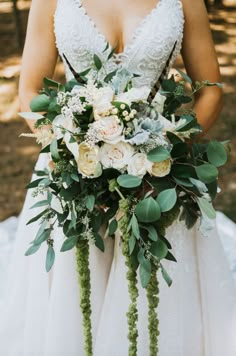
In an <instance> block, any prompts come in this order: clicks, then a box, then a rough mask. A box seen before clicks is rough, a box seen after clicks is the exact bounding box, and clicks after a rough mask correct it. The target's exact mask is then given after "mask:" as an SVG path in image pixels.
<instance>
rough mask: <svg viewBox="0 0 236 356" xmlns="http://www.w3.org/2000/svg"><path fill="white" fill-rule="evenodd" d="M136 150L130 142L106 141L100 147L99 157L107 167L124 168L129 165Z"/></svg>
mask: <svg viewBox="0 0 236 356" xmlns="http://www.w3.org/2000/svg"><path fill="white" fill-rule="evenodd" d="M134 152H135V151H134V148H133V147H132V146H131V145H129V144H128V143H124V142H119V143H118V144H116V145H110V144H109V143H105V144H104V145H103V146H102V147H101V148H100V152H99V157H100V161H101V163H102V165H103V166H104V167H105V168H111V167H112V168H115V169H122V168H124V167H125V166H127V164H128V163H129V161H130V159H131V157H132V156H133V154H134Z"/></svg>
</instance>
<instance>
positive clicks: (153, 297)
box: [147, 264, 160, 356]
mask: <svg viewBox="0 0 236 356" xmlns="http://www.w3.org/2000/svg"><path fill="white" fill-rule="evenodd" d="M157 269H158V268H157V266H155V265H154V264H153V265H152V274H151V279H150V281H149V283H148V286H147V300H148V330H149V342H150V343H149V351H150V354H149V355H150V356H157V355H158V336H159V335H160V332H159V320H158V313H157V307H158V305H159V283H158V277H157Z"/></svg>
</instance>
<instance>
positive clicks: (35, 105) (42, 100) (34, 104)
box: [30, 94, 50, 112]
mask: <svg viewBox="0 0 236 356" xmlns="http://www.w3.org/2000/svg"><path fill="white" fill-rule="evenodd" d="M49 105H50V97H49V96H48V95H46V94H40V95H37V96H35V97H34V98H33V99H32V100H31V103H30V109H31V110H32V111H33V112H41V111H42V112H43V111H47V110H48V107H49Z"/></svg>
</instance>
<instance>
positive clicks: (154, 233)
mask: <svg viewBox="0 0 236 356" xmlns="http://www.w3.org/2000/svg"><path fill="white" fill-rule="evenodd" d="M141 227H142V229H144V230H147V231H148V237H149V239H150V240H151V241H157V240H158V234H157V230H156V228H155V227H154V226H153V225H149V226H146V225H142V226H141Z"/></svg>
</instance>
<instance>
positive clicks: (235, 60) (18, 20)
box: [0, 0, 236, 222]
mask: <svg viewBox="0 0 236 356" xmlns="http://www.w3.org/2000/svg"><path fill="white" fill-rule="evenodd" d="M30 3H31V2H30V1H29V0H24V1H23V0H18V1H17V0H9V1H2V0H1V1H0V221H2V220H5V219H7V218H8V217H10V216H13V215H15V216H17V215H18V214H19V213H20V211H21V208H22V205H23V202H24V197H25V193H26V191H25V185H26V184H27V183H28V182H29V179H30V176H31V172H32V169H33V166H34V164H35V162H36V159H37V156H38V153H39V147H38V146H37V145H36V144H35V142H34V140H31V139H29V138H19V135H20V134H21V133H22V132H28V131H29V130H28V128H27V126H26V124H25V123H24V122H23V120H22V119H20V118H19V117H18V115H17V113H18V111H19V105H18V98H17V87H18V80H19V73H20V64H21V54H22V48H23V44H24V38H25V32H26V26H27V18H28V13H29V8H30ZM206 5H207V7H208V12H209V18H210V22H211V28H212V33H213V37H214V41H215V45H216V50H217V54H218V58H219V63H220V66H221V73H222V81H223V83H224V109H223V111H222V113H221V115H220V117H219V120H218V121H217V123H216V125H215V127H214V128H213V129H212V130H211V132H210V137H211V138H212V139H214V138H215V139H220V140H226V139H230V140H231V147H232V152H231V156H230V159H229V162H228V164H227V166H226V167H224V168H223V169H221V178H220V187H221V189H222V193H221V194H220V195H219V197H218V199H217V201H216V204H215V205H216V208H217V209H218V210H221V211H223V212H224V213H225V214H226V215H227V216H228V217H230V218H231V219H232V220H234V221H235V222H236V135H235V134H236V94H235V93H236V0H212V1H210V0H208V1H206ZM203 60H204V58H203ZM176 65H177V66H179V67H181V66H182V62H181V58H179V59H178V61H177V64H176ZM56 78H57V79H59V80H63V68H62V66H61V64H60V63H58V67H57V71H56ZM206 79H207V78H206Z"/></svg>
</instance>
